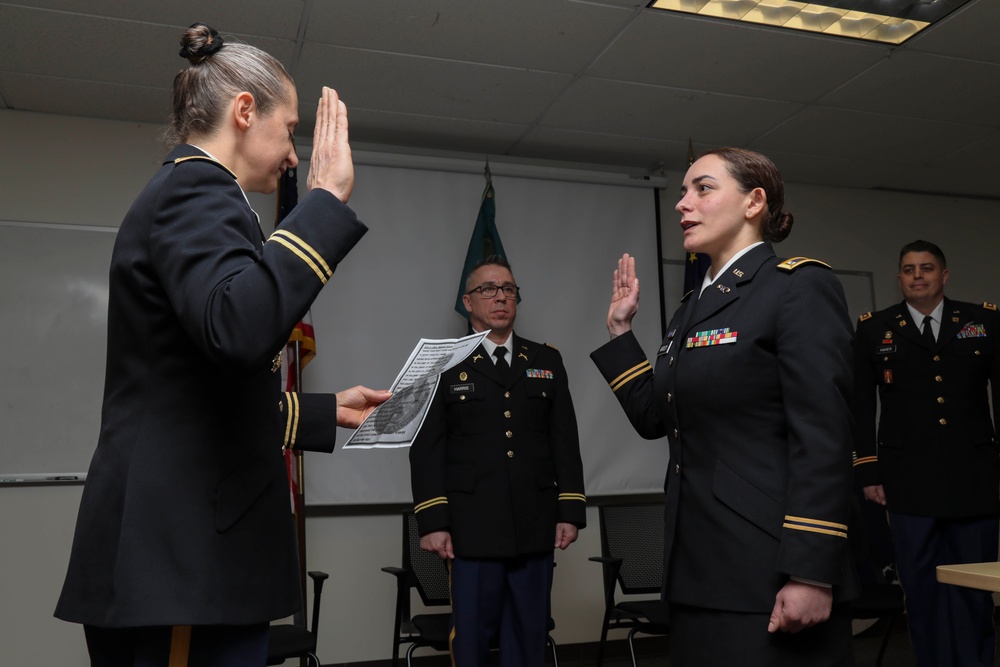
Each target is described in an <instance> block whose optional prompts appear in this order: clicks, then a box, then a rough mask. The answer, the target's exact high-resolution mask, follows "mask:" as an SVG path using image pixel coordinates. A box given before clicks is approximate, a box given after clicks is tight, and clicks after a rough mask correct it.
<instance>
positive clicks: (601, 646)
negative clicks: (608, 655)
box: [597, 616, 608, 667]
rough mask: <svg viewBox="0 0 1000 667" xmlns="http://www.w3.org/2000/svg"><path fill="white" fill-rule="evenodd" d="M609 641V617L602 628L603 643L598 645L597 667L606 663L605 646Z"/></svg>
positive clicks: (605, 619)
mask: <svg viewBox="0 0 1000 667" xmlns="http://www.w3.org/2000/svg"><path fill="white" fill-rule="evenodd" d="M607 641H608V617H607V616H605V618H604V625H603V627H601V643H600V644H598V645H597V667H601V665H602V663H603V662H604V645H605V644H606V643H607Z"/></svg>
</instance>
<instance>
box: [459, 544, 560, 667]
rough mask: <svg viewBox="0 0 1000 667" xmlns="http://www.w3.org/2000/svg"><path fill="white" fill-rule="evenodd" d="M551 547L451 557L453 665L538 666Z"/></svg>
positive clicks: (542, 648) (547, 613) (546, 611)
mask: <svg viewBox="0 0 1000 667" xmlns="http://www.w3.org/2000/svg"><path fill="white" fill-rule="evenodd" d="M552 562H553V557H552V553H551V552H549V553H547V554H543V555H538V556H523V557H519V558H504V559H496V560H494V559H482V558H455V559H454V560H453V561H452V563H451V601H452V633H451V654H452V657H453V659H454V663H455V665H456V666H457V667H474V666H481V667H486V666H491V665H493V658H492V656H491V655H490V647H491V646H496V647H498V648H499V649H500V666H501V667H541V665H542V664H543V663H544V661H545V642H546V637H547V636H548V623H549V616H550V611H549V609H550V593H551V590H552Z"/></svg>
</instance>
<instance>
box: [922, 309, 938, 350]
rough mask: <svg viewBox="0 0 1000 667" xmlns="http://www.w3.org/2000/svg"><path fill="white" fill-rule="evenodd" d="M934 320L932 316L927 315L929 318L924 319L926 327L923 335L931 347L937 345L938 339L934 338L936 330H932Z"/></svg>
mask: <svg viewBox="0 0 1000 667" xmlns="http://www.w3.org/2000/svg"><path fill="white" fill-rule="evenodd" d="M932 319H934V318H932V317H931V316H930V315H927V316H925V317H924V326H923V329H922V331H921V333H922V334H923V336H924V340H926V341H927V344H928V345H931V346H933V345H935V344H936V343H937V339H936V338H934V329H931V320H932Z"/></svg>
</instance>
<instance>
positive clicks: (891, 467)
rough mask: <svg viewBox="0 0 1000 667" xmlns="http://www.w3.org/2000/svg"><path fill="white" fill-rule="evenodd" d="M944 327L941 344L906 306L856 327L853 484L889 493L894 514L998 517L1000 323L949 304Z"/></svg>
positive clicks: (992, 309)
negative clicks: (878, 411)
mask: <svg viewBox="0 0 1000 667" xmlns="http://www.w3.org/2000/svg"><path fill="white" fill-rule="evenodd" d="M941 319H942V322H941V328H940V331H939V332H938V337H937V342H936V343H934V344H931V343H930V342H928V341H926V340H925V339H924V338H923V336H922V335H921V333H920V325H921V324H922V322H914V321H913V319H912V318H911V317H910V311H909V309H907V307H906V302H905V301H904V302H902V303H899V304H896V305H894V306H892V307H891V308H886V309H885V310H880V311H878V312H876V313H866V314H864V315H862V316H861V318H860V320H859V321H858V327H857V334H856V337H855V342H854V379H855V390H854V421H855V448H856V457H855V464H854V470H855V478H856V481H857V483H858V484H859V485H860V486H872V485H876V484H881V485H883V488H884V490H885V496H886V504H887V508H888V509H889V510H890V511H893V512H898V513H901V514H911V515H915V516H934V517H951V518H957V517H975V516H985V515H989V514H996V513H997V512H998V511H1000V498H998V489H1000V450H998V448H997V440H996V428H995V424H996V423H997V417H998V410H1000V403H998V398H1000V389H998V386H997V385H998V382H1000V315H998V313H997V309H996V306H994V305H992V304H988V303H986V304H982V305H976V304H971V303H964V302H961V301H952V300H950V299H945V300H944V311H943V314H942V318H941ZM987 383H989V387H990V389H989V390H988V389H987ZM990 391H992V400H993V407H992V410H991V408H990V403H989V400H990V393H989V392H990ZM876 394H877V399H876ZM877 403H878V404H880V408H881V414H880V416H879V418H878V430H877V432H876V428H875V424H876V404H877ZM876 434H877V435H876Z"/></svg>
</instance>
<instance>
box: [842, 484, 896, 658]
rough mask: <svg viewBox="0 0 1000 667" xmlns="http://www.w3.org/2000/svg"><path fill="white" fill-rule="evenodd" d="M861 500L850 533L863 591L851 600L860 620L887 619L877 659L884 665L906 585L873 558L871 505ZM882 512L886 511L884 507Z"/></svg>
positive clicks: (856, 504) (853, 612)
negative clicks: (891, 577) (894, 577)
mask: <svg viewBox="0 0 1000 667" xmlns="http://www.w3.org/2000/svg"><path fill="white" fill-rule="evenodd" d="M861 502H862V501H860V500H859V499H858V498H854V499H853V506H852V508H851V509H852V526H851V529H850V531H849V533H848V534H849V535H850V537H851V546H852V549H853V551H854V557H855V560H856V561H857V564H858V575H859V579H860V582H861V592H860V594H859V595H858V597H857V599H855V600H854V601H852V602H851V617H852V618H854V619H857V620H875V621H878V620H881V619H884V621H885V631H884V633H883V635H882V643H881V645H880V646H879V651H878V657H876V659H875V665H876V667H882V658H883V657H885V650H886V648H887V647H888V646H889V639H890V637H891V636H892V628H893V626H894V625H895V622H896V619H897V618H899V617H900V616H902V615H903V613H904V611H905V606H904V603H903V588H902V587H901V586H900V585H899V583H898V582H897V581H895V580H892V581H890V580H889V578H888V577H887V576H886V572H885V571H884V570H883V569H882V568H880V567H878V565H877V564H876V563H875V562H874V559H873V558H872V539H871V535H872V531H871V528H870V523H869V520H868V519H867V518H866V517H865V510H870V508H868V507H864V506H862V505H861ZM879 512H880V513H883V514H884V510H879Z"/></svg>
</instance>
